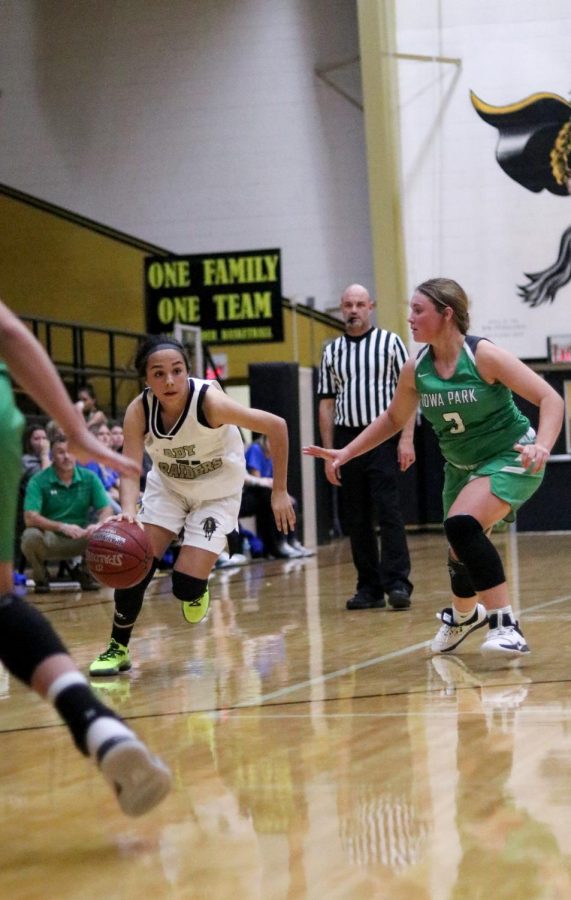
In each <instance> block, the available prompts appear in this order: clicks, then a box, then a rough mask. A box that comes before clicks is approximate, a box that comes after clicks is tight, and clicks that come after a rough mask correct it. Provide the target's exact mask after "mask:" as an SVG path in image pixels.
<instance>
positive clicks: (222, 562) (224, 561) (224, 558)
mask: <svg viewBox="0 0 571 900" xmlns="http://www.w3.org/2000/svg"><path fill="white" fill-rule="evenodd" d="M229 565H230V554H229V553H227V552H226V550H223V551H222V553H221V554H220V556H219V557H218V559H217V560H216V562H215V563H214V568H215V569H223V568H224V566H229Z"/></svg>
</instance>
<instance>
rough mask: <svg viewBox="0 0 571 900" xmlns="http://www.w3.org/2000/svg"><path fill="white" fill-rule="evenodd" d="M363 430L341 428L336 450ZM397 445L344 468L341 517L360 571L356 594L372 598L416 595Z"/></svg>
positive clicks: (384, 447) (386, 446) (390, 443)
mask: <svg viewBox="0 0 571 900" xmlns="http://www.w3.org/2000/svg"><path fill="white" fill-rule="evenodd" d="M362 430H363V429H358V428H343V427H341V426H336V428H335V438H334V443H335V447H336V448H339V447H344V446H345V445H346V444H348V443H350V441H352V440H353V438H355V437H356V436H357V434H359V432H360V431H362ZM397 443H398V436H395V437H394V438H391V439H390V440H389V441H385V443H383V444H379V446H378V447H374V448H373V450H369V452H368V453H364V454H363V455H362V456H358V457H356V458H355V459H352V460H351V461H350V462H348V463H346V464H345V465H344V466H342V468H341V470H340V474H341V504H342V518H343V523H344V527H345V531H346V532H347V534H348V535H349V538H350V541H351V552H352V555H353V562H354V564H355V568H356V569H357V590H362V591H364V592H366V593H369V594H371V595H372V596H373V597H382V596H383V594H388V593H389V592H390V591H392V590H397V589H404V590H406V591H407V592H408V593H409V594H410V593H412V583H411V582H410V580H409V577H408V576H409V574H410V556H409V552H408V545H407V540H406V531H405V527H404V519H403V515H402V511H401V506H400V498H399V492H398V482H397V477H398V460H397ZM377 524H378V525H379V530H380V535H381V547H380V552H379V540H378V537H377V532H376V525H377Z"/></svg>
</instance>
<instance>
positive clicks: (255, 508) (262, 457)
mask: <svg viewBox="0 0 571 900" xmlns="http://www.w3.org/2000/svg"><path fill="white" fill-rule="evenodd" d="M246 468H247V475H246V481H245V483H244V489H243V491H242V505H241V507H240V517H242V518H244V517H246V516H253V515H255V517H256V534H257V535H258V537H259V538H260V539H261V540H262V542H263V544H264V553H265V555H266V556H269V557H274V558H276V559H291V558H295V557H301V556H313V554H314V551H313V550H308V549H307V548H306V547H304V546H303V545H302V544H301V542H300V540H299V538H298V536H297V532H296V531H294V532H290V533H289V534H287V535H284V534H282V532H280V531H278V529H277V528H276V525H275V520H274V515H273V512H272V504H271V495H272V486H273V475H274V470H273V464H272V459H271V456H270V447H269V441H268V439H267V437H266V435H261V436H260V437H259V438H258V439H257V440H255V441H254V442H253V443H252V444H250V446H249V447H248V449H247V450H246ZM291 499H292V503H293V505H294V508H296V507H297V502H296V500H295V498H294V497H292V498H291Z"/></svg>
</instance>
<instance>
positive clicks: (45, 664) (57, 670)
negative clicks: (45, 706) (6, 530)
mask: <svg viewBox="0 0 571 900" xmlns="http://www.w3.org/2000/svg"><path fill="white" fill-rule="evenodd" d="M0 658H1V659H2V662H3V663H4V665H5V666H6V668H7V669H8V671H9V672H10V673H11V674H12V675H13V676H14V677H16V678H18V679H19V680H20V681H22V682H23V683H24V684H26V685H28V686H30V687H31V688H32V689H33V690H35V691H36V692H37V693H38V694H39V695H40V696H41V697H43V698H45V699H46V700H47V701H48V702H50V703H52V704H53V705H54V707H55V708H56V709H57V711H58V712H59V714H60V716H61V717H62V719H63V721H64V722H65V724H66V725H67V727H68V729H69V731H70V733H71V735H72V737H73V740H74V742H75V744H76V746H77V747H78V749H79V750H80V751H81V753H83V754H84V755H85V756H90V757H91V758H92V759H93V760H94V761H95V762H96V763H97V765H98V766H99V768H100V770H101V772H102V773H103V775H104V776H105V778H106V779H107V781H108V782H109V783H110V785H111V787H112V788H113V790H114V791H115V794H116V796H117V799H118V801H119V804H120V806H121V809H122V810H123V811H124V812H125V813H126V814H127V815H130V816H138V815H141V814H142V813H145V812H147V811H148V810H150V809H152V808H153V807H154V806H156V805H157V803H159V802H160V801H161V800H162V799H163V797H164V796H165V795H166V794H167V793H168V791H169V788H170V783H171V775H170V772H169V770H168V768H167V767H166V766H165V764H164V763H163V762H162V761H161V760H160V759H158V757H156V756H154V755H153V754H152V753H151V752H150V751H149V749H148V748H147V747H146V745H145V744H144V743H143V742H142V741H141V740H140V739H139V738H138V737H137V735H136V734H135V733H134V732H133V731H131V729H130V728H128V727H127V725H126V724H125V723H124V722H123V720H122V719H120V718H119V717H118V716H117V715H116V714H115V713H114V712H113V711H112V710H111V709H109V707H107V706H105V704H104V703H102V702H101V701H100V700H99V699H98V698H97V697H96V696H95V694H94V693H93V691H92V690H91V688H90V687H89V685H88V684H87V682H86V680H85V678H84V677H83V675H82V674H81V673H80V672H79V671H78V669H77V668H76V666H75V664H74V663H73V661H72V659H71V657H70V656H69V654H68V653H67V650H66V648H65V646H64V645H63V643H62V641H61V639H60V638H59V637H58V635H57V634H56V632H55V631H54V630H53V628H52V626H51V624H50V623H49V622H48V620H47V619H46V618H45V617H44V616H43V615H42V614H41V613H40V612H39V611H38V610H37V609H35V607H33V606H31V605H30V604H28V603H27V602H26V601H25V600H23V599H22V598H20V597H17V596H15V595H14V594H4V595H2V596H0Z"/></svg>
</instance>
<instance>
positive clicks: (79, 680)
mask: <svg viewBox="0 0 571 900" xmlns="http://www.w3.org/2000/svg"><path fill="white" fill-rule="evenodd" d="M72 684H87V678H85V677H84V676H83V675H82V674H81V672H78V671H75V670H72V671H71V672H64V673H63V675H58V676H57V678H54V680H53V681H52V683H51V684H50V686H49V688H48V690H47V693H46V700H48V701H49V702H50V703H55V701H56V699H57V698H58V696H59V694H61V692H62V691H65V690H66V688H68V687H70V686H71V685H72Z"/></svg>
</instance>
